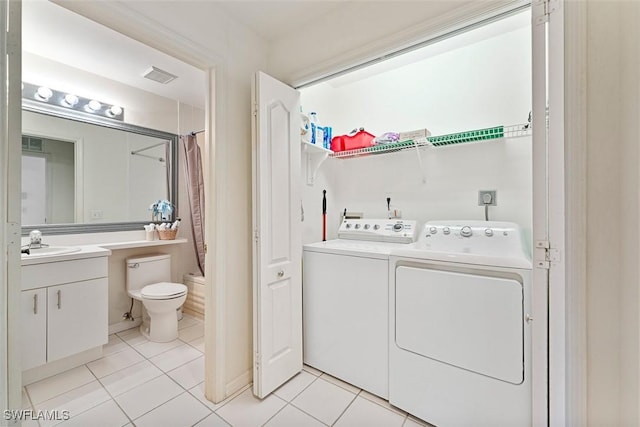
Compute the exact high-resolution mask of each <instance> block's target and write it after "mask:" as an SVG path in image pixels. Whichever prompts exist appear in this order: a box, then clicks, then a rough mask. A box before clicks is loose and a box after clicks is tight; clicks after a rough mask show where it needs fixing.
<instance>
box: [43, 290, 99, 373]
mask: <svg viewBox="0 0 640 427" xmlns="http://www.w3.org/2000/svg"><path fill="white" fill-rule="evenodd" d="M107 286H108V285H107V279H106V278H102V279H94V280H85V281H82V282H76V283H69V284H66V285H60V286H51V287H49V288H47V292H48V294H47V300H48V312H47V314H48V316H47V318H48V329H47V361H48V362H51V361H53V360H57V359H61V358H63V357H67V356H70V355H72V354H76V353H80V352H82V351H85V350H89V349H91V348H94V347H97V346H100V345H103V344H106V343H107V340H108V313H107V306H108V298H109V296H108V287H107Z"/></svg>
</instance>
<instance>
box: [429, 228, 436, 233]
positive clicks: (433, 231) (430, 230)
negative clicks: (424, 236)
mask: <svg viewBox="0 0 640 427" xmlns="http://www.w3.org/2000/svg"><path fill="white" fill-rule="evenodd" d="M437 232H438V229H437V228H436V227H430V228H429V233H431V234H436V233H437Z"/></svg>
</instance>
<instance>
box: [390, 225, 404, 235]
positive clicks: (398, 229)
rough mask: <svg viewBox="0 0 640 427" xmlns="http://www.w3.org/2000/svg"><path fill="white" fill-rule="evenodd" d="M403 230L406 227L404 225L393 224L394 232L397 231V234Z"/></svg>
mask: <svg viewBox="0 0 640 427" xmlns="http://www.w3.org/2000/svg"><path fill="white" fill-rule="evenodd" d="M403 228H404V225H402V224H393V231H395V232H396V233H397V232H398V231H402V229H403Z"/></svg>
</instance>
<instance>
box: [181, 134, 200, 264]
mask: <svg viewBox="0 0 640 427" xmlns="http://www.w3.org/2000/svg"><path fill="white" fill-rule="evenodd" d="M180 142H181V145H182V148H183V149H184V158H185V175H186V182H187V193H188V195H189V206H190V208H191V228H192V230H193V236H194V238H193V243H194V245H195V249H196V255H197V257H198V267H200V272H201V273H202V274H203V275H204V178H203V173H202V157H201V155H200V147H198V143H197V141H196V136H195V135H193V134H190V135H182V136H181V137H180Z"/></svg>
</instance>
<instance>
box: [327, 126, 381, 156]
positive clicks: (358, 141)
mask: <svg viewBox="0 0 640 427" xmlns="http://www.w3.org/2000/svg"><path fill="white" fill-rule="evenodd" d="M374 138H375V136H373V135H371V134H370V133H369V132H367V131H364V130H361V131H359V132H357V133H356V134H355V135H339V136H336V137H335V138H333V139H332V140H331V150H332V151H348V150H357V149H359V148H366V147H371V146H372V145H373V139H374Z"/></svg>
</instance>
